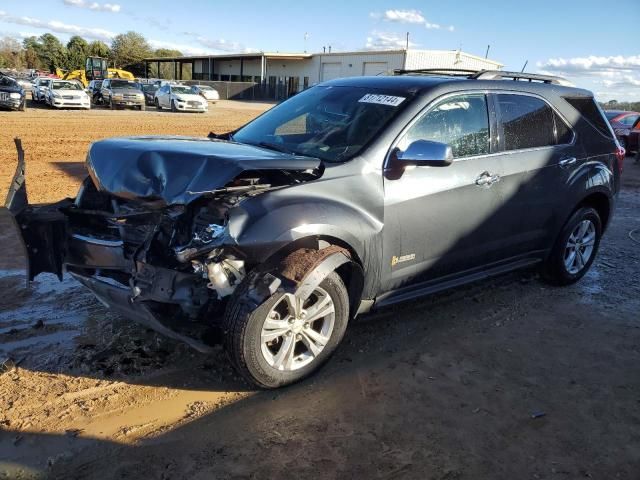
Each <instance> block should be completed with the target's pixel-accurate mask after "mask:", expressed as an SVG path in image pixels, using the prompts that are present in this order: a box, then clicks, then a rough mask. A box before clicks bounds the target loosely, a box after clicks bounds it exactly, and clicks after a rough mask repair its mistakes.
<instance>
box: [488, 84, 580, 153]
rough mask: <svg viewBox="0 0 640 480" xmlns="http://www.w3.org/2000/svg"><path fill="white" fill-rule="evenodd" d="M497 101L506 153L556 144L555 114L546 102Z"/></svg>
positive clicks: (524, 97)
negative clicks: (507, 151)
mask: <svg viewBox="0 0 640 480" xmlns="http://www.w3.org/2000/svg"><path fill="white" fill-rule="evenodd" d="M496 97H497V100H498V107H499V109H500V118H501V120H502V129H503V136H504V148H505V150H520V149H524V148H536V147H546V146H550V145H555V144H556V135H555V116H556V114H555V112H554V111H553V109H552V108H551V107H550V106H549V105H547V103H546V102H544V101H543V100H540V99H539V98H535V97H530V96H528V95H509V94H498V95H496ZM559 120H561V119H559ZM565 128H566V125H565ZM569 133H570V131H569ZM565 134H566V132H565Z"/></svg>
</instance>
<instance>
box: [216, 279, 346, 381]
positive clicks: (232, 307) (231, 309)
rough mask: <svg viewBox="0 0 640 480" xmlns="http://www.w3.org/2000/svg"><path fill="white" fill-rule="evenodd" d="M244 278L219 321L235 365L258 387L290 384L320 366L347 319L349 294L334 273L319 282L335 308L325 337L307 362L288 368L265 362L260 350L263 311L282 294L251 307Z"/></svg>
mask: <svg viewBox="0 0 640 480" xmlns="http://www.w3.org/2000/svg"><path fill="white" fill-rule="evenodd" d="M248 284H249V281H248V279H246V280H245V281H244V282H243V283H242V284H241V285H240V286H239V287H238V288H237V289H236V291H235V292H234V294H233V296H232V297H231V299H230V300H229V303H228V305H227V309H226V312H225V316H224V321H223V332H224V345H225V350H226V352H227V355H228V356H229V359H230V361H231V363H232V365H233V366H234V367H235V369H236V370H237V371H238V373H240V374H241V375H242V376H243V377H244V378H245V379H247V380H248V381H249V382H251V383H253V384H255V385H257V386H258V387H260V388H265V389H273V388H278V387H283V386H285V385H290V384H292V383H295V382H298V381H300V380H302V379H303V378H306V377H308V376H309V375H311V374H312V373H313V372H315V371H316V370H317V369H318V368H320V367H321V366H322V365H323V364H324V363H325V362H326V361H327V360H328V359H329V358H330V357H331V354H332V353H333V352H334V351H335V349H336V348H337V346H338V345H339V343H340V342H341V340H342V338H343V336H344V332H345V330H346V328H347V323H348V321H349V295H348V293H347V289H346V287H345V286H344V283H343V282H342V280H341V279H340V277H339V276H338V274H337V273H335V272H332V273H330V274H329V275H328V276H327V277H326V278H325V279H324V280H323V281H322V283H321V284H320V287H322V288H323V289H324V290H325V291H326V292H327V293H328V294H329V296H330V297H331V300H332V301H333V304H334V309H335V323H334V327H333V331H332V333H331V336H330V337H329V341H328V342H327V344H326V345H325V347H324V349H323V350H322V351H321V352H320V353H319V354H318V356H317V357H316V358H315V359H314V360H313V361H312V362H311V363H309V364H308V365H306V366H304V367H302V368H299V369H297V370H291V371H281V370H278V369H276V368H274V367H272V366H271V365H269V364H268V363H267V360H266V359H265V357H264V355H263V354H262V351H261V338H260V337H261V332H262V327H263V324H264V321H265V320H266V317H267V314H268V313H269V311H270V310H271V309H272V307H273V306H274V305H276V304H277V303H278V302H279V301H280V300H281V299H282V297H283V295H284V294H283V293H282V292H276V293H275V294H274V295H272V296H271V297H270V298H269V299H268V300H266V301H265V302H264V303H263V304H262V305H260V306H259V307H258V308H256V309H255V310H253V306H254V304H253V303H252V302H251V301H250V300H249V299H248V297H247V290H248Z"/></svg>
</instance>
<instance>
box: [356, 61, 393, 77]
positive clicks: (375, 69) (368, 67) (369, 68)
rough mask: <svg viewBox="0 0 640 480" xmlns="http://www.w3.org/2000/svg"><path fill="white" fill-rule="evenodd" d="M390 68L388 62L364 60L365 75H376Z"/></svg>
mask: <svg viewBox="0 0 640 480" xmlns="http://www.w3.org/2000/svg"><path fill="white" fill-rule="evenodd" d="M388 68H389V67H388V66H387V62H364V70H363V72H362V74H363V75H365V76H375V75H378V74H380V73H383V72H386V71H387V69H388Z"/></svg>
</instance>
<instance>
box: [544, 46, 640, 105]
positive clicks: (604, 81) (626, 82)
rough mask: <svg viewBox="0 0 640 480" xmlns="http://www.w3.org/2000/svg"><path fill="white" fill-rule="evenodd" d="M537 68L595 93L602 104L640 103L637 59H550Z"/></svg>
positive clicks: (637, 57) (639, 76) (639, 65)
mask: <svg viewBox="0 0 640 480" xmlns="http://www.w3.org/2000/svg"><path fill="white" fill-rule="evenodd" d="M537 67H538V68H539V69H541V70H542V71H543V72H545V73H549V74H552V75H561V76H564V77H567V78H569V79H570V80H571V81H572V82H573V83H575V84H576V85H579V86H585V87H587V88H590V89H592V90H595V91H596V96H597V97H598V98H599V99H601V100H609V99H612V98H615V99H618V100H640V55H630V56H626V57H625V56H624V55H611V56H596V55H591V56H588V57H574V58H550V59H548V60H547V61H545V62H538V63H537Z"/></svg>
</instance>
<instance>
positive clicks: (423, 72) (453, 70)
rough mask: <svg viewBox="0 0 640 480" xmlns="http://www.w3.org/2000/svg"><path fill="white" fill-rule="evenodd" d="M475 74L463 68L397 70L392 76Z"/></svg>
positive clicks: (459, 75)
mask: <svg viewBox="0 0 640 480" xmlns="http://www.w3.org/2000/svg"><path fill="white" fill-rule="evenodd" d="M475 73H478V70H468V69H464V68H417V69H414V70H404V69H401V68H398V69H395V70H394V71H393V74H394V75H411V74H413V75H450V76H452V77H468V76H469V75H472V74H475Z"/></svg>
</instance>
